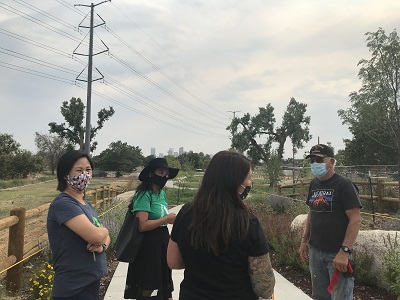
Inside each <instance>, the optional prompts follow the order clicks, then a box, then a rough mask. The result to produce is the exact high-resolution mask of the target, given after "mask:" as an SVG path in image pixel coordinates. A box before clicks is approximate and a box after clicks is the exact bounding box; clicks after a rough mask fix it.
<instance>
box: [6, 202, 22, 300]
mask: <svg viewBox="0 0 400 300" xmlns="http://www.w3.org/2000/svg"><path fill="white" fill-rule="evenodd" d="M25 213H26V209H25V208H24V207H19V208H14V209H12V210H11V211H10V216H16V217H17V218H18V220H19V221H18V223H17V224H15V225H13V226H11V227H10V228H9V237H8V256H11V255H14V256H15V257H16V258H17V262H18V261H21V260H22V259H23V257H24V236H25ZM21 279H22V263H19V264H18V265H16V266H14V267H13V268H11V269H9V270H7V282H6V288H7V290H8V291H10V292H12V293H16V292H17V291H18V290H19V289H20V288H21Z"/></svg>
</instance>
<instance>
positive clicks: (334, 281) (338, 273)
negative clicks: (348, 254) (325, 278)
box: [327, 262, 353, 294]
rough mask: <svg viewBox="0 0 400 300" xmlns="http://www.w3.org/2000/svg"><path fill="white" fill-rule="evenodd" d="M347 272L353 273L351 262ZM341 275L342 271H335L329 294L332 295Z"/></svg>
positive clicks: (348, 264)
mask: <svg viewBox="0 0 400 300" xmlns="http://www.w3.org/2000/svg"><path fill="white" fill-rule="evenodd" d="M347 272H348V273H353V268H352V267H351V265H350V262H348V263H347ZM339 275H340V271H339V270H338V269H335V272H333V275H332V278H331V282H330V283H329V286H328V289H327V290H328V293H329V294H331V293H332V291H333V289H334V288H335V285H336V283H337V282H338V281H339Z"/></svg>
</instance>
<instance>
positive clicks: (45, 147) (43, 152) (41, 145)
mask: <svg viewBox="0 0 400 300" xmlns="http://www.w3.org/2000/svg"><path fill="white" fill-rule="evenodd" d="M35 144H36V147H37V148H38V150H39V151H38V153H37V155H39V156H40V157H41V158H42V159H43V161H44V163H45V164H46V166H47V167H48V168H49V169H50V171H51V174H53V175H54V173H55V170H56V167H57V162H58V159H59V158H60V156H61V155H62V154H64V153H65V151H67V150H72V149H70V146H69V145H68V144H67V141H66V140H65V139H64V138H62V137H59V136H56V135H52V134H40V133H38V132H36V133H35Z"/></svg>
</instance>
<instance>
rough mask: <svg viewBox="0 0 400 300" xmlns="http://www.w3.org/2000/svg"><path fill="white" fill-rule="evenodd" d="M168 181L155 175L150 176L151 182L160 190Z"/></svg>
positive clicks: (166, 178)
mask: <svg viewBox="0 0 400 300" xmlns="http://www.w3.org/2000/svg"><path fill="white" fill-rule="evenodd" d="M167 181H168V177H161V176H158V175H156V174H154V173H153V174H152V175H151V182H152V183H154V184H155V185H156V186H158V187H159V188H160V189H162V188H163V187H164V186H165V184H166V183H167Z"/></svg>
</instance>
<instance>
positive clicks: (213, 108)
mask: <svg viewBox="0 0 400 300" xmlns="http://www.w3.org/2000/svg"><path fill="white" fill-rule="evenodd" d="M111 5H113V6H114V7H115V9H117V10H118V11H119V12H120V13H121V14H122V15H124V16H125V17H126V18H127V19H128V20H129V21H130V22H131V23H132V24H133V25H135V27H137V28H138V29H139V30H140V31H141V32H143V33H144V34H145V35H146V36H147V37H148V38H149V39H150V40H151V41H152V42H153V43H154V44H156V45H157V46H158V47H159V48H160V49H161V50H163V52H164V53H166V54H167V55H168V57H169V58H171V59H172V60H173V61H175V62H176V63H178V64H179V65H180V66H181V67H182V68H183V69H184V70H185V71H186V72H188V73H189V74H191V75H192V76H193V77H194V78H196V79H197V80H198V81H200V82H201V83H202V84H204V83H203V82H202V81H201V80H199V78H198V77H197V76H196V75H195V74H193V72H192V71H190V70H189V69H188V68H187V67H186V66H184V65H183V64H182V63H181V62H180V61H178V60H177V59H176V58H174V57H173V56H172V55H171V54H170V53H169V52H168V51H167V50H165V49H164V47H162V46H161V45H160V44H159V43H158V42H157V41H156V40H155V39H154V38H153V37H151V36H150V35H149V34H148V33H147V32H145V31H144V30H143V29H142V28H141V27H140V26H139V25H137V24H136V23H135V22H134V21H133V20H132V19H131V18H130V17H129V16H128V15H127V14H126V13H125V12H124V11H123V10H121V9H119V8H118V7H117V6H116V5H115V3H114V2H111ZM193 97H195V98H196V99H198V100H199V101H201V102H202V103H203V104H204V105H206V106H208V107H210V108H211V110H212V111H217V112H219V113H220V114H221V115H222V116H224V117H226V113H225V112H222V111H220V110H218V109H216V108H215V107H212V106H211V105H210V104H209V103H207V102H205V101H203V100H202V99H201V98H199V97H197V96H196V95H194V94H193Z"/></svg>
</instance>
